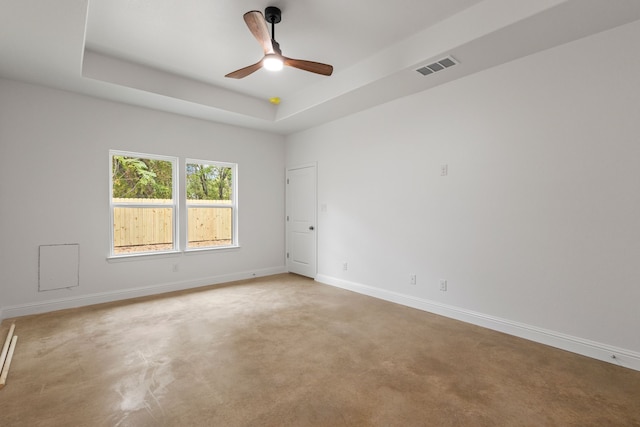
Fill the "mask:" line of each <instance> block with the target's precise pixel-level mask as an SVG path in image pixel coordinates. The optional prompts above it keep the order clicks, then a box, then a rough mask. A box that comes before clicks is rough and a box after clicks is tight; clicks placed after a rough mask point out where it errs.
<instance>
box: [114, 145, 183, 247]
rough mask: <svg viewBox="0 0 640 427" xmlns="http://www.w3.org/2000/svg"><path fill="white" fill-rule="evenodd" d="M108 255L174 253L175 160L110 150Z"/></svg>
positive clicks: (175, 239) (175, 215)
mask: <svg viewBox="0 0 640 427" xmlns="http://www.w3.org/2000/svg"><path fill="white" fill-rule="evenodd" d="M109 157H110V166H111V180H110V187H111V191H110V192H111V197H110V210H111V223H112V224H113V228H112V239H111V252H110V254H111V256H118V255H127V254H143V253H156V252H167V251H175V250H177V246H178V245H177V238H176V223H177V203H176V194H177V192H176V181H177V180H176V177H177V168H176V165H177V159H176V158H175V157H166V156H156V155H148V154H138V153H127V152H119V151H110V152H109Z"/></svg>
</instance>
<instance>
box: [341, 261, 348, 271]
mask: <svg viewBox="0 0 640 427" xmlns="http://www.w3.org/2000/svg"><path fill="white" fill-rule="evenodd" d="M342 269H343V270H344V271H347V270H348V269H349V265H348V264H347V263H346V262H343V263H342Z"/></svg>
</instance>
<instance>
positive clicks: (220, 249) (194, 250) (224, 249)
mask: <svg viewBox="0 0 640 427" xmlns="http://www.w3.org/2000/svg"><path fill="white" fill-rule="evenodd" d="M238 249H240V245H233V246H221V247H208V248H188V249H185V250H184V254H185V255H194V254H199V253H206V252H228V251H237V250H238Z"/></svg>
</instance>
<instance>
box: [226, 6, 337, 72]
mask: <svg viewBox="0 0 640 427" xmlns="http://www.w3.org/2000/svg"><path fill="white" fill-rule="evenodd" d="M264 13H265V16H266V18H265V16H263V15H262V13H261V12H259V11H257V10H252V11H250V12H247V13H245V14H244V16H243V17H244V22H245V23H246V24H247V27H249V31H251V34H253V36H254V37H255V38H256V40H258V43H260V45H261V46H262V49H263V50H264V57H263V58H262V59H261V60H260V61H259V62H256V63H255V64H253V65H249V66H248V67H244V68H240V69H239V70H236V71H234V72H232V73H229V74H227V75H226V76H225V77H230V78H232V79H242V78H244V77H247V76H248V75H249V74H251V73H253V72H255V71H258V70H259V69H260V68H262V67H264V68H266V69H268V70H274V71H277V70H280V69H282V67H283V66H285V65H286V66H287V67H293V68H298V69H300V70H304V71H310V72H312V73H316V74H321V75H323V76H330V75H331V73H333V66H331V65H328V64H321V63H320V62H313V61H304V60H302V59H292V58H287V57H286V56H283V55H282V51H281V50H280V44H279V43H278V42H277V41H276V37H275V24H277V23H278V22H280V21H281V20H282V13H281V11H280V9H278V8H277V7H275V6H269V7H267V8H266V9H265V11H264ZM267 22H269V23H271V34H269V28H268V27H267Z"/></svg>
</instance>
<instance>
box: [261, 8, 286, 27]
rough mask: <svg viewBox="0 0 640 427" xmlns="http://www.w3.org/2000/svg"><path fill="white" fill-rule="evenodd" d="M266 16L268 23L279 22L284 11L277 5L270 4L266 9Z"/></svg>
mask: <svg viewBox="0 0 640 427" xmlns="http://www.w3.org/2000/svg"><path fill="white" fill-rule="evenodd" d="M264 17H265V18H266V21H267V22H268V23H270V24H277V23H278V22H280V21H281V20H282V12H281V11H280V9H279V8H277V7H275V6H268V7H267V8H266V9H265V10H264Z"/></svg>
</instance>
